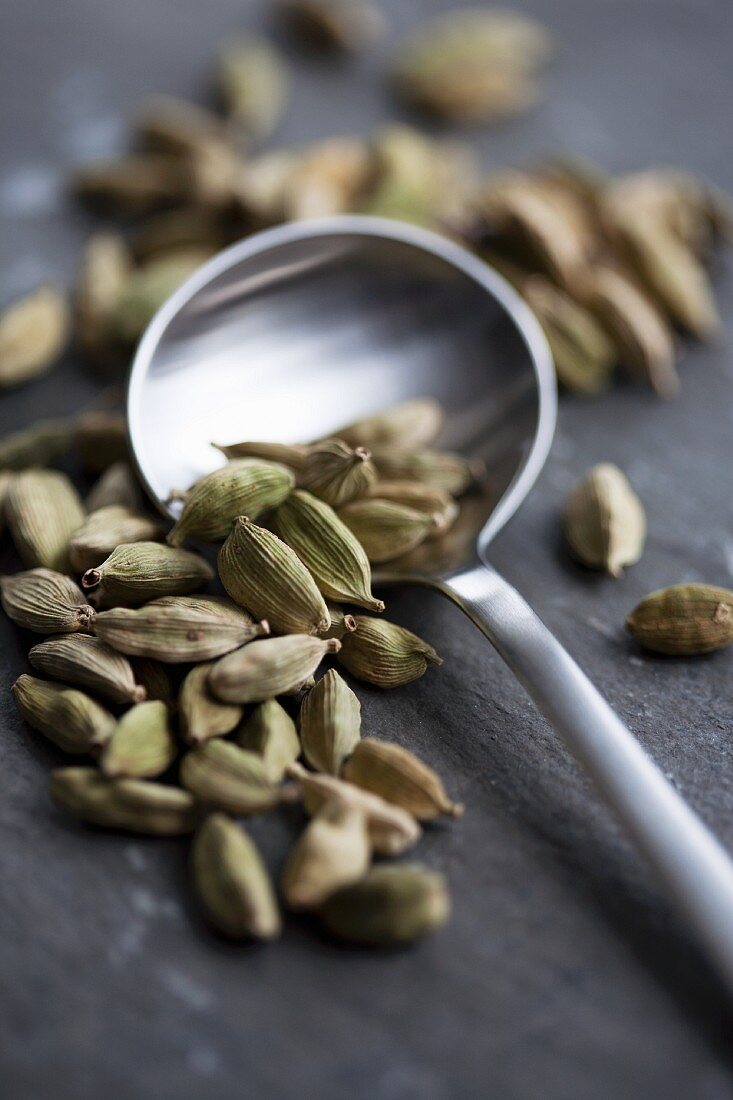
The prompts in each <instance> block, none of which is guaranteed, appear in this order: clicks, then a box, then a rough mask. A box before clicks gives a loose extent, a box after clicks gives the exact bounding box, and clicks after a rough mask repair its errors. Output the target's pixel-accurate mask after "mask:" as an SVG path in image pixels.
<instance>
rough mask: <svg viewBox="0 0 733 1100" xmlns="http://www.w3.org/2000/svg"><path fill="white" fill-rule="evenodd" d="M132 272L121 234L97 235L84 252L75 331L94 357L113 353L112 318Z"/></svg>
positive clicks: (107, 355) (127, 250)
mask: <svg viewBox="0 0 733 1100" xmlns="http://www.w3.org/2000/svg"><path fill="white" fill-rule="evenodd" d="M131 272H132V257H131V255H130V250H129V248H128V247H127V243H126V242H125V239H124V237H123V236H122V235H121V234H120V233H110V232H103V233H95V234H94V235H93V236H92V237H91V239H90V240H89V243H88V244H87V246H86V249H85V251H84V256H83V259H82V264H81V270H80V272H79V276H78V278H77V282H76V291H75V300H74V306H75V331H76V335H77V337H78V339H79V342H80V344H81V346H82V347H83V348H84V350H85V351H86V352H87V353H88V354H89V355H93V356H94V357H95V358H99V357H100V356H101V357H111V356H113V354H114V351H115V348H114V340H113V333H112V319H113V317H114V313H115V310H116V309H117V306H118V303H119V301H120V298H121V297H122V294H123V292H124V289H125V286H126V284H127V280H128V278H129V277H130V274H131Z"/></svg>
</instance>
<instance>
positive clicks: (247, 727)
mask: <svg viewBox="0 0 733 1100" xmlns="http://www.w3.org/2000/svg"><path fill="white" fill-rule="evenodd" d="M237 744H238V745H239V746H240V748H243V749H247V750H248V751H249V752H256V753H257V754H258V756H261V757H262V760H263V762H264V765H265V771H266V772H267V774H268V776H269V777H270V779H272V780H273V782H279V781H280V780H281V779H282V778H283V776H284V774H285V771H286V769H287V768H288V767H289V766H290V765H291V764H292V763H293V762H294V761H295V760H297V759H298V757H299V756H300V741H299V739H298V731H297V730H296V728H295V722H294V721H293V719H292V718H291V717H290V715H289V714H288V713H287V712H286V711H285V710H284V709H283V707H282V706H281V705H280V703H278V701H277V699H266V700H265V701H264V703H260V704H259V706H256V707H255V709H254V710H253V711H252V713H251V715H250V716H249V718H248V719H247V721H246V722H245V723H244V725H243V726H242V727H241V728H240V729H239V731H238V733H237Z"/></svg>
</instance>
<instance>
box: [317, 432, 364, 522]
mask: <svg viewBox="0 0 733 1100" xmlns="http://www.w3.org/2000/svg"><path fill="white" fill-rule="evenodd" d="M376 480H377V471H376V470H375V469H374V466H373V464H372V462H371V459H370V454H369V451H367V450H366V448H365V447H354V448H352V447H350V446H349V445H348V443H344V442H343V441H342V440H340V439H326V440H324V441H323V443H314V444H313V446H312V447H311V448H310V449H309V451H308V457H307V458H306V460H305V462H304V463H303V465H302V467H301V468H300V469H299V471H298V484H299V485H300V486H301V487H302V488H303V489H307V490H308V492H309V493H312V494H313V495H314V496H316V497H319V498H320V499H321V500H325V502H326V504H330V505H331V506H332V507H333V508H338V507H340V506H341V505H342V504H348V503H349V501H350V500H356V498H357V497H361V496H363V495H364V493H365V492H366V491H367V489H368V488H369V486H370V485H372V484H373V483H374V482H375V481H376Z"/></svg>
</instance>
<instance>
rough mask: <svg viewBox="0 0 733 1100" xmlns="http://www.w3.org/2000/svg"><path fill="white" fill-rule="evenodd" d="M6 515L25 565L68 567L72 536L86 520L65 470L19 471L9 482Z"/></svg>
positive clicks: (77, 495) (55, 567)
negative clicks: (63, 472)
mask: <svg viewBox="0 0 733 1100" xmlns="http://www.w3.org/2000/svg"><path fill="white" fill-rule="evenodd" d="M5 517H6V519H7V523H8V528H9V530H10V534H11V536H12V539H13V542H14V544H15V548H16V550H17V551H18V554H19V555H20V558H21V560H22V561H23V563H24V564H25V565H27V566H28V567H29V568H33V567H34V566H42V567H43V568H46V569H57V570H60V571H61V572H64V571H66V570H67V569H68V565H69V538H70V537H71V535H72V534H73V533H74V531H76V529H77V528H78V527H80V526H81V524H82V522H83V520H84V507H83V505H82V503H81V500H80V499H79V494H78V493H77V491H76V489H75V488H74V486H73V485H72V483H71V481H70V480H69V478H68V477H67V476H66V474H62V473H60V472H58V471H57V470H35V469H28V470H22V471H21V472H20V473H18V474H16V475H15V477H14V478H13V480H12V481H11V482H10V484H9V486H8V491H7V495H6V498H5Z"/></svg>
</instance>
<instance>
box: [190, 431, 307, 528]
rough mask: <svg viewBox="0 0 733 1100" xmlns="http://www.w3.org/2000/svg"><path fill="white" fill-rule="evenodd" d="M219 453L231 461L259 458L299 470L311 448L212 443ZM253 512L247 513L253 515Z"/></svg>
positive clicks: (255, 443) (263, 444)
mask: <svg viewBox="0 0 733 1100" xmlns="http://www.w3.org/2000/svg"><path fill="white" fill-rule="evenodd" d="M212 447H216V449H217V451H221V453H222V454H223V455H226V457H227V458H228V459H229V460H230V461H231V460H233V459H240V458H259V459H262V460H264V461H265V462H275V463H277V464H278V465H280V466H288V467H289V468H290V469H291V470H299V469H301V467H302V466H303V463H304V462H305V460H306V458H307V457H308V451H309V450H310V448H309V447H308V445H307V444H306V443H265V442H263V441H260V440H251V441H250V440H244V441H243V442H241V443H227V444H222V443H212ZM251 513H252V510H251V509H250V510H249V511H248V512H247V515H251Z"/></svg>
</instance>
